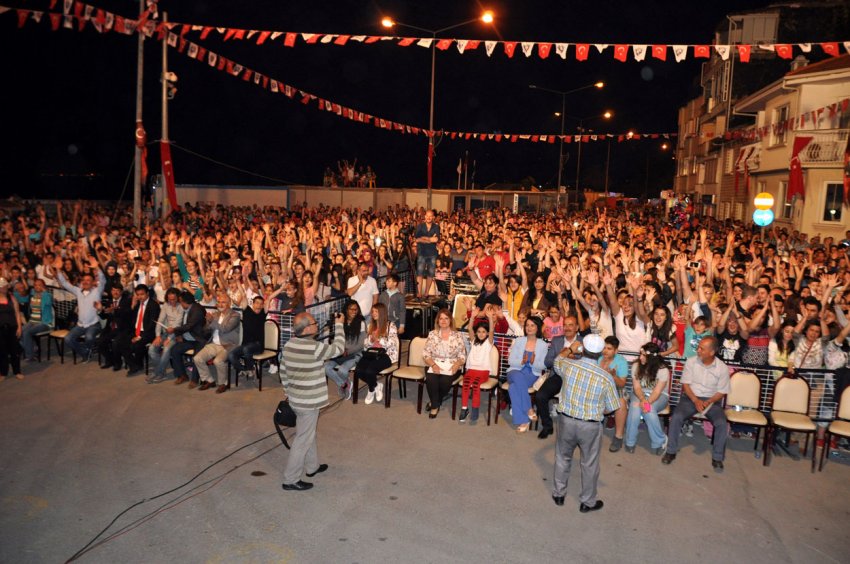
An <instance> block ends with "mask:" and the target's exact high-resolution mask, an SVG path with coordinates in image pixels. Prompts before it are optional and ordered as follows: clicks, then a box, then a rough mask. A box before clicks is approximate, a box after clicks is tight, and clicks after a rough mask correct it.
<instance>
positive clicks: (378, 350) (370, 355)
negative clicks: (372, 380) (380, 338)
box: [362, 347, 387, 360]
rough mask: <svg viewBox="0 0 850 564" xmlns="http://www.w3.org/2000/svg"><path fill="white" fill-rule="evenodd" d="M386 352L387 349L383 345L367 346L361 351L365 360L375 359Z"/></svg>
mask: <svg viewBox="0 0 850 564" xmlns="http://www.w3.org/2000/svg"><path fill="white" fill-rule="evenodd" d="M385 354H387V349H385V348H383V347H369V348H368V349H366V350H365V351H363V356H362V358H364V359H366V360H377V359H378V358H380V357H381V356H383V355H385Z"/></svg>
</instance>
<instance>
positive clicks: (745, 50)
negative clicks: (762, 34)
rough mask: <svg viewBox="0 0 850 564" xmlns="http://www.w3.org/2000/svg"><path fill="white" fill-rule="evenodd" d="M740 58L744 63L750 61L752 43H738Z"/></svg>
mask: <svg viewBox="0 0 850 564" xmlns="http://www.w3.org/2000/svg"><path fill="white" fill-rule="evenodd" d="M737 47H738V58H739V59H741V62H742V63H749V62H750V52H752V49H753V46H752V45H738V46H737Z"/></svg>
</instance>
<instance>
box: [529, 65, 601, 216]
mask: <svg viewBox="0 0 850 564" xmlns="http://www.w3.org/2000/svg"><path fill="white" fill-rule="evenodd" d="M528 87H529V88H532V89H534V90H542V91H544V92H551V93H552V94H560V95H561V112H560V113H557V112H556V113H555V115H556V116H559V117H560V118H561V136H560V139H561V143H560V146H559V149H558V186H557V187H556V189H557V192H558V195H557V200H556V201H557V204H556V205H557V206H558V207H560V206H561V173H562V172H563V169H564V118H565V117H566V115H565V112H566V109H567V94H572V93H573V92H579V91H581V90H587V89H588V88H598V89H602V88H604V87H605V83H604V82H602V81H599V82H594V83H593V84H587V85H585V86H580V87H578V88H573V89H572V90H555V89H553V88H545V87H543V86H537V85H536V84H529V85H528ZM579 150H581V147H579Z"/></svg>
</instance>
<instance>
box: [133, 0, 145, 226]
mask: <svg viewBox="0 0 850 564" xmlns="http://www.w3.org/2000/svg"><path fill="white" fill-rule="evenodd" d="M144 13H145V0H139V19H141V17H142V16H141V15H142V14H144ZM136 35H137V36H138V39H137V46H136V128H135V131H136V140H137V142H136V150H135V153H134V158H133V163H134V164H133V225H135V226H136V227H139V226H140V225H141V222H142V147H141V144H140V142H139V139H141V138H143V133H142V130H141V128H142V85H143V84H144V81H143V79H144V70H145V34H144V33H142V31H141V30H139V32H138V33H137V34H136Z"/></svg>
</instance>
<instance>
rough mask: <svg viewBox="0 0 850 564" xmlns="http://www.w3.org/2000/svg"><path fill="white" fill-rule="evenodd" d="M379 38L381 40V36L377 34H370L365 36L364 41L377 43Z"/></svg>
mask: <svg viewBox="0 0 850 564" xmlns="http://www.w3.org/2000/svg"><path fill="white" fill-rule="evenodd" d="M380 40H381V38H380V37H379V36H376V35H370V36H369V37H367V38H366V41H365V42H364V43H377V42H378V41H380Z"/></svg>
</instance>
